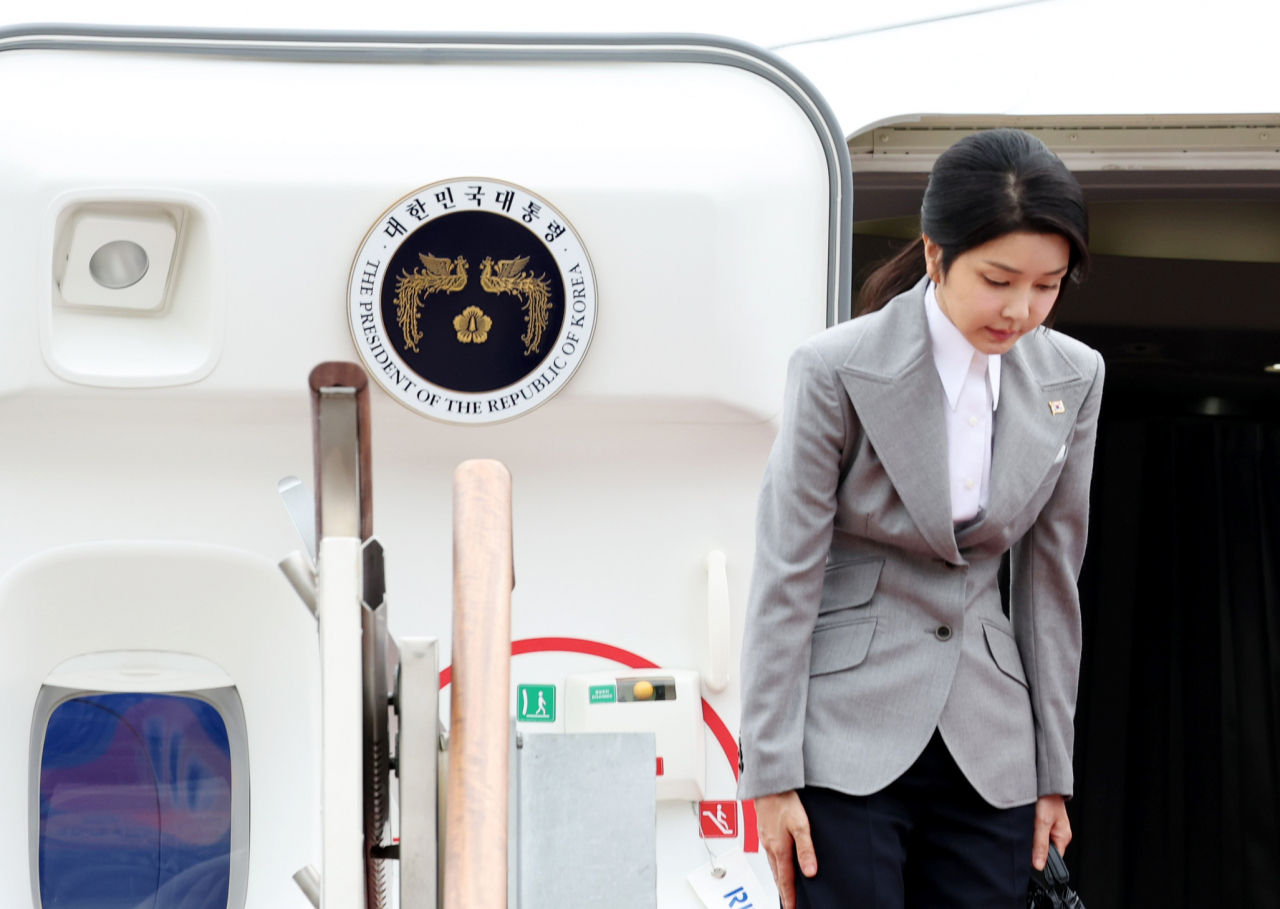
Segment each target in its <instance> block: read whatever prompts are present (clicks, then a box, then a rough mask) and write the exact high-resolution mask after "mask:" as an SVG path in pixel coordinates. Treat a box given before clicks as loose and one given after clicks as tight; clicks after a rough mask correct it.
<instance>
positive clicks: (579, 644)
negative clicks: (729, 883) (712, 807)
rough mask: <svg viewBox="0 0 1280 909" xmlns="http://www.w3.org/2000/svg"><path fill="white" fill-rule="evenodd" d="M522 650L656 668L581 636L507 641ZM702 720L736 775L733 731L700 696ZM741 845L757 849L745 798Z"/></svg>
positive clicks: (447, 674)
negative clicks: (584, 656)
mask: <svg viewBox="0 0 1280 909" xmlns="http://www.w3.org/2000/svg"><path fill="white" fill-rule="evenodd" d="M522 653H585V654H587V655H589V656H598V657H604V658H605V659H606V660H613V661H614V662H615V663H621V664H622V665H623V666H626V667H628V668H629V669H658V668H659V666H658V664H657V663H652V662H650V661H649V660H646V659H645V658H644V657H642V656H639V655H638V654H634V653H632V652H631V651H630V650H623V649H622V648H621V647H614V646H613V645H612V644H602V643H601V642H599V641H588V640H586V639H585V638H523V639H521V640H519V641H512V642H511V655H512V656H520V655H521V654H522ZM452 681H453V667H452V666H446V667H445V668H444V669H442V670H440V687H441V688H444V687H445V686H446V685H448V684H449V683H450V682H452ZM702 719H703V721H704V722H705V723H706V724H707V726H708V727H709V728H710V729H711V734H712V735H713V736H715V739H716V741H717V742H719V743H720V749H721V750H722V751H723V752H724V756H725V758H727V759H728V761H729V766H730V767H731V768H732V769H733V778H734V779H735V780H736V779H737V778H738V743H737V742H736V741H735V740H734V738H733V733H731V732H730V731H729V727H728V726H726V725H725V723H724V720H722V719H720V714H718V713H716V711H715V708H713V707H712V706H711V705H710V704H708V703H707V699H706V698H703V699H702ZM742 826H743V831H742V848H743V851H744V852H759V851H760V838H759V834H758V833H757V831H756V804H755V802H753V801H750V800H747V801H744V802H743V803H742Z"/></svg>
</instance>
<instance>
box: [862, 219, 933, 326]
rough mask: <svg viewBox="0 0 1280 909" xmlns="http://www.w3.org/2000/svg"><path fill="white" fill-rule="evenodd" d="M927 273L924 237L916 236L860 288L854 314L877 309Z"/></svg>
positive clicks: (914, 284) (874, 272) (906, 289)
mask: <svg viewBox="0 0 1280 909" xmlns="http://www.w3.org/2000/svg"><path fill="white" fill-rule="evenodd" d="M924 275H925V261H924V238H922V237H916V238H915V239H914V240H912V241H911V242H910V243H908V244H907V245H906V246H904V247H903V248H902V249H900V250H898V254H897V255H896V256H894V257H893V258H892V259H890V260H889V261H888V262H885V263H884V264H883V265H881V266H880V267H879V268H877V269H876V270H875V271H873V272H872V273H871V276H870V277H869V278H867V280H866V281H865V282H864V283H863V285H862V289H861V290H859V291H858V301H857V305H856V306H854V308H853V314H854V315H855V316H860V315H862V314H863V313H868V312H875V311H876V310H877V309H880V308H881V307H882V306H884V305H885V304H886V303H888V302H889V301H890V300H892V299H893V298H894V297H896V296H897V295H898V294H900V293H905V292H906V291H908V290H910V289H911V288H913V287H915V286H916V282H917V281H919V280H920V279H921V278H923V277H924Z"/></svg>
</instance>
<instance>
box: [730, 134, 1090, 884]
mask: <svg viewBox="0 0 1280 909" xmlns="http://www.w3.org/2000/svg"><path fill="white" fill-rule="evenodd" d="M920 227H921V236H920V238H919V239H918V240H916V241H915V242H913V243H912V244H911V245H909V246H908V247H906V248H905V249H904V250H903V251H902V252H901V253H899V254H898V255H897V256H896V257H894V258H893V259H892V260H890V261H889V262H888V263H887V264H885V265H884V266H882V267H881V268H880V269H879V270H878V271H877V272H876V273H875V274H873V275H872V276H871V278H870V279H869V280H868V281H867V282H866V284H865V286H864V287H863V290H862V294H861V296H860V300H859V307H858V309H859V313H860V315H859V317H858V318H855V319H853V320H851V321H849V322H846V323H844V324H842V325H839V326H836V327H834V328H831V329H829V330H827V331H825V332H823V333H821V334H819V335H817V336H816V337H814V338H812V339H810V340H809V341H808V342H806V343H805V344H803V345H802V346H801V347H800V348H799V350H797V351H796V353H795V354H794V355H793V357H792V359H791V363H790V367H789V370H788V376H787V389H786V397H785V403H784V411H783V418H782V425H781V428H780V431H779V434H778V438H777V441H776V443H775V444H774V448H773V451H772V453H771V454H770V457H769V464H768V468H767V470H766V473H765V478H764V483H763V487H762V489H761V495H760V503H759V512H758V518H757V527H756V534H757V539H756V559H755V567H754V571H753V574H752V581H751V592H750V599H749V605H748V612H747V626H746V634H745V638H744V641H743V656H742V675H743V696H742V711H743V715H742V742H741V745H742V749H741V752H742V774H741V780H740V782H739V788H738V795H739V797H740V798H743V799H749V798H750V799H755V802H756V810H757V814H758V819H759V828H760V837H761V842H762V844H763V845H764V847H765V850H766V852H767V854H768V856H769V861H770V865H771V867H772V868H773V873H774V878H775V880H776V882H777V884H778V890H779V892H780V893H781V896H782V903H783V905H784V907H786V909H792V907H796V906H798V907H815V909H827V907H830V909H836V907H840V909H844V907H849V909H898V907H912V909H936V907H957V909H961V907H963V909H982V907H991V909H997V907H1000V909H1014V907H1019V909H1021V907H1022V906H1025V904H1026V903H1025V900H1026V889H1027V881H1028V877H1029V874H1030V869H1031V866H1032V864H1034V865H1035V866H1036V867H1037V868H1041V867H1043V866H1044V863H1045V859H1046V857H1047V855H1048V848H1049V842H1050V840H1052V841H1053V842H1054V844H1055V845H1056V846H1057V847H1058V848H1059V850H1063V849H1065V848H1066V846H1067V843H1068V842H1069V841H1070V839H1071V829H1070V824H1069V822H1068V820H1067V814H1066V808H1065V805H1064V800H1065V799H1066V798H1069V797H1070V796H1071V792H1072V785H1073V782H1072V767H1071V755H1072V742H1073V727H1072V720H1073V715H1074V712H1075V699H1076V686H1077V680H1078V678H1079V664H1080V604H1079V595H1078V592H1077V590H1076V578H1077V576H1078V574H1079V571H1080V564H1081V560H1082V559H1083V557H1084V549H1085V533H1086V527H1087V522H1088V504H1089V483H1090V478H1091V475H1092V468H1093V448H1094V439H1095V436H1096V431H1097V421H1098V411H1099V407H1100V405H1101V399H1102V381H1103V364H1102V358H1101V357H1100V356H1099V355H1098V353H1097V352H1096V351H1094V350H1092V349H1090V348H1089V347H1087V346H1085V345H1084V344H1081V343H1079V342H1078V341H1075V340H1072V339H1071V338H1068V337H1066V336H1065V335H1062V334H1059V333H1057V332H1054V331H1051V330H1049V329H1048V328H1043V327H1042V326H1044V325H1045V324H1046V323H1048V322H1050V320H1051V319H1052V316H1053V313H1054V310H1055V309H1056V307H1057V305H1058V303H1059V302H1060V300H1061V298H1062V292H1063V289H1064V288H1065V286H1066V283H1067V282H1068V280H1079V279H1080V278H1081V277H1082V276H1083V274H1084V272H1085V270H1086V268H1087V266H1088V219H1087V213H1086V209H1085V204H1084V198H1083V194H1082V192H1081V189H1080V186H1079V184H1078V183H1077V182H1076V180H1075V178H1074V177H1073V176H1072V175H1071V173H1070V172H1069V171H1068V170H1067V168H1066V166H1065V165H1063V163H1062V162H1061V161H1060V160H1059V159H1058V158H1057V156H1055V155H1054V154H1053V153H1052V152H1051V151H1049V149H1048V148H1046V147H1045V145H1044V144H1043V143H1041V142H1040V141H1039V140H1038V139H1035V138H1034V137H1032V136H1030V135H1028V134H1027V133H1024V132H1020V131H1018V130H1009V129H998V130H990V131H986V132H980V133H976V134H973V135H969V136H966V137H965V138H963V139H961V140H960V141H959V142H957V143H956V144H955V145H953V146H952V147H951V148H950V149H948V150H947V151H946V152H944V153H943V154H942V155H941V156H939V158H938V160H937V163H936V164H935V165H934V168H933V171H932V173H931V175H930V178H929V185H928V188H927V189H926V190H925V195H924V202H923V205H922V206H921V211H920ZM1005 558H1007V559H1008V564H1009V570H1010V582H1009V604H1008V614H1007V615H1006V611H1005V608H1004V606H1003V604H1002V597H1001V594H1000V589H999V584H998V581H997V576H998V572H999V569H1000V566H1001V563H1002V561H1003V560H1004V559H1005Z"/></svg>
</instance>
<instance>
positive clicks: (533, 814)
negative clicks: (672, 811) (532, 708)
mask: <svg viewBox="0 0 1280 909" xmlns="http://www.w3.org/2000/svg"><path fill="white" fill-rule="evenodd" d="M516 756H517V758H516V764H517V766H516V773H515V776H516V791H515V793H513V796H514V802H515V808H516V817H515V818H514V822H515V826H516V843H517V846H516V853H517V857H516V862H515V865H516V868H515V879H514V880H512V881H510V882H509V883H508V886H509V887H512V888H513V889H514V890H515V892H516V893H517V894H518V897H517V900H516V905H517V906H518V907H519V909H596V907H599V906H608V907H609V909H656V907H657V902H658V896H657V884H658V874H657V783H656V780H657V754H656V748H655V745H654V737H653V734H652V733H634V732H628V733H574V734H546V735H536V734H534V735H524V736H522V744H521V746H520V747H518V748H517V749H516Z"/></svg>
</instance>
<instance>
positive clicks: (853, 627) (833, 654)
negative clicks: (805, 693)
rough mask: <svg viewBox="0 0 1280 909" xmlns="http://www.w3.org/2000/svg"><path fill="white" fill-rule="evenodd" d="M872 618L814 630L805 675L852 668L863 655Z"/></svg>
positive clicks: (871, 631)
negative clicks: (806, 673) (807, 669)
mask: <svg viewBox="0 0 1280 909" xmlns="http://www.w3.org/2000/svg"><path fill="white" fill-rule="evenodd" d="M875 630H876V620H875V619H873V618H869V619H853V620H852V621H848V622H841V623H840V624H838V625H827V626H825V627H823V628H817V629H814V632H813V648H812V650H811V652H810V656H809V675H826V674H827V673H829V672H840V671H841V670H842V669H852V668H853V667H854V666H857V665H858V664H859V663H861V662H862V661H863V660H865V659H866V658H867V651H868V650H869V649H870V647H871V636H872V635H873V634H874V633H875Z"/></svg>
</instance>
